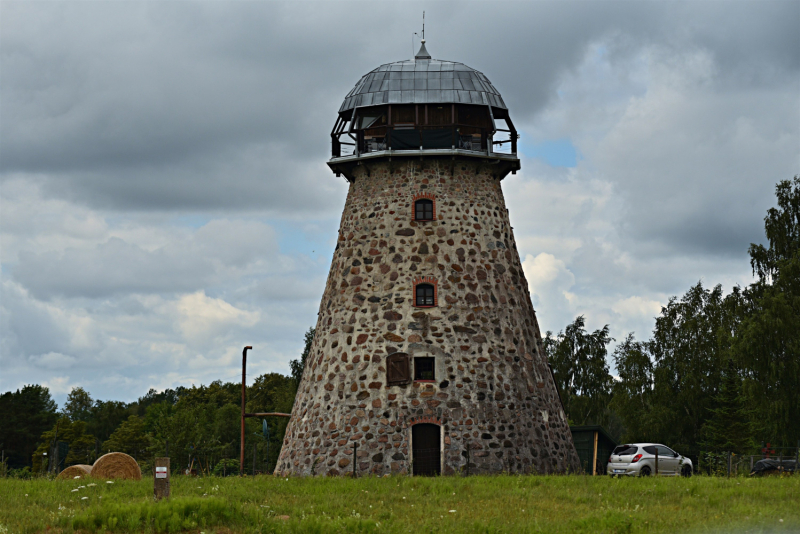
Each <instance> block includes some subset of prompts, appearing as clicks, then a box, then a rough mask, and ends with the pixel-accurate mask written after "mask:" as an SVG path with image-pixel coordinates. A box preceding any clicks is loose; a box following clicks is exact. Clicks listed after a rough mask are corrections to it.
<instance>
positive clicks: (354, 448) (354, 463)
mask: <svg viewBox="0 0 800 534" xmlns="http://www.w3.org/2000/svg"><path fill="white" fill-rule="evenodd" d="M356 452H358V443H354V444H353V478H356V476H357V474H356V462H357V461H358V458H357V457H356Z"/></svg>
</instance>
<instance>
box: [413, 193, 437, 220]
mask: <svg viewBox="0 0 800 534" xmlns="http://www.w3.org/2000/svg"><path fill="white" fill-rule="evenodd" d="M411 215H412V218H413V220H415V221H418V222H425V221H433V220H436V198H435V197H434V196H433V195H432V194H430V193H420V194H417V195H414V206H413V211H412V213H411Z"/></svg>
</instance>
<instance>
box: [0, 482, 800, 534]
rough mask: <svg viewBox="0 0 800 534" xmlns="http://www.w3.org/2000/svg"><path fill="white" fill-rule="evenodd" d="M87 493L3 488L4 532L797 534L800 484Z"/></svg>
mask: <svg viewBox="0 0 800 534" xmlns="http://www.w3.org/2000/svg"><path fill="white" fill-rule="evenodd" d="M88 483H90V481H87V480H70V481H50V480H43V479H39V480H29V481H24V480H14V479H0V534H5V533H17V532H19V533H24V532H43V531H49V532H194V533H199V532H205V533H207V534H210V533H211V532H224V533H230V532H292V533H294V532H310V533H327V532H375V533H385V532H388V533H400V532H413V533H429V532H430V533H433V532H436V533H438V532H456V533H461V532H476V533H482V534H489V533H496V532H497V533H499V532H511V533H527V532H587V533H588V532H592V533H594V532H609V533H623V532H687V531H689V532H800V476H795V477H784V478H778V477H769V478H759V479H752V478H744V477H740V478H731V479H727V478H708V477H697V476H696V477H692V478H690V479H683V478H658V479H656V478H653V477H650V478H636V479H611V478H607V477H584V476H495V477H477V476H476V477H470V478H457V477H443V478H436V479H432V478H407V477H385V478H360V479H357V480H352V479H342V478H337V479H330V478H328V479H325V478H318V479H294V478H290V479H288V480H287V479H282V478H274V477H268V476H263V477H256V478H252V477H248V478H244V479H238V478H215V477H209V478H187V477H173V479H172V497H171V498H170V499H169V500H168V501H162V502H160V503H154V502H153V500H152V494H153V480H152V479H145V480H142V481H140V482H125V481H117V482H115V483H114V484H106V483H105V482H103V481H95V482H94V483H95V484H96V486H88V485H87V484H88ZM79 486H84V487H80V488H79ZM76 488H78V491H73V490H74V489H76ZM280 516H288V519H286V518H283V519H282V518H280ZM781 519H782V520H783V521H780V520H781Z"/></svg>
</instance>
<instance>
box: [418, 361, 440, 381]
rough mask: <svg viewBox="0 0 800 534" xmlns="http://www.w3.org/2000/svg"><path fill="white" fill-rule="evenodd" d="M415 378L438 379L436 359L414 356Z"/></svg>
mask: <svg viewBox="0 0 800 534" xmlns="http://www.w3.org/2000/svg"><path fill="white" fill-rule="evenodd" d="M414 380H436V359H435V358H414Z"/></svg>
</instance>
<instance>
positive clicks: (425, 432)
mask: <svg viewBox="0 0 800 534" xmlns="http://www.w3.org/2000/svg"><path fill="white" fill-rule="evenodd" d="M440 437H441V431H440V427H439V425H432V424H430V423H420V424H418V425H414V426H413V427H411V447H412V451H411V452H412V455H411V461H412V468H413V474H414V475H422V476H436V475H440V474H441V473H442V453H441V445H440V442H439V440H440Z"/></svg>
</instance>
